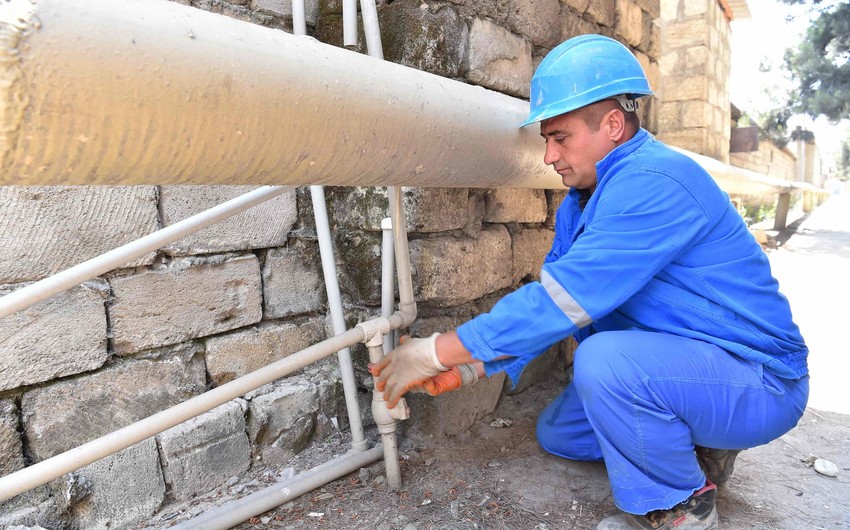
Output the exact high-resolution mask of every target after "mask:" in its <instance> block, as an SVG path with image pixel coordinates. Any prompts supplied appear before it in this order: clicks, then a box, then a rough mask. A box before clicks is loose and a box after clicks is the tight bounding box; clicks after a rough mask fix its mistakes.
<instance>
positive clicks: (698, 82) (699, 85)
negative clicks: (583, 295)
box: [664, 75, 708, 103]
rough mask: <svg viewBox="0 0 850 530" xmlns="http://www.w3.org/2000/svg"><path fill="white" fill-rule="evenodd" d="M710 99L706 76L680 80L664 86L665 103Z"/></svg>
mask: <svg viewBox="0 0 850 530" xmlns="http://www.w3.org/2000/svg"><path fill="white" fill-rule="evenodd" d="M690 99H698V100H707V99H708V79H706V77H705V76H702V75H697V76H689V77H684V78H679V79H677V80H676V82H675V83H669V82H668V83H665V84H664V101H665V103H666V102H668V101H687V100H690Z"/></svg>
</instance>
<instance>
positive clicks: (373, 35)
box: [360, 0, 384, 60]
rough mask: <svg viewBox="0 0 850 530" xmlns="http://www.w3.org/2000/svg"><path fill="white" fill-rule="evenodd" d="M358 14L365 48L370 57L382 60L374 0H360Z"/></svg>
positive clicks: (382, 51) (382, 53)
mask: <svg viewBox="0 0 850 530" xmlns="http://www.w3.org/2000/svg"><path fill="white" fill-rule="evenodd" d="M360 14H361V16H362V17H363V32H364V33H365V34H366V50H367V52H368V53H369V56H370V57H375V58H376V59H381V60H383V58H384V48H383V46H382V44H381V30H380V26H379V25H378V9H377V7H376V6H375V0H360Z"/></svg>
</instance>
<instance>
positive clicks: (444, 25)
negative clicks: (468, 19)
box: [379, 0, 468, 77]
mask: <svg viewBox="0 0 850 530" xmlns="http://www.w3.org/2000/svg"><path fill="white" fill-rule="evenodd" d="M420 6H422V3H421V2H420V1H419V0H397V1H395V2H392V3H390V4H388V5H386V6H385V7H384V8H383V9H381V10H380V11H379V15H380V17H379V18H380V22H381V28H382V34H381V41H382V44H383V49H384V58H385V59H386V60H388V61H392V62H395V63H400V64H403V65H405V66H409V67H411V68H415V69H417V70H422V71H425V72H430V73H432V74H435V75H441V76H444V77H457V76H458V75H459V71H460V67H461V64H462V61H463V57H464V55H466V43H467V37H468V34H467V29H466V24H465V23H464V22H463V20H462V19H461V18H460V17H459V16H458V14H457V12H456V11H455V10H454V9H453V8H452V7H442V8H440V9H436V10H431V9H423V8H421V7H420Z"/></svg>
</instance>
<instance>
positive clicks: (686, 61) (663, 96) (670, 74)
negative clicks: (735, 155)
mask: <svg viewBox="0 0 850 530" xmlns="http://www.w3.org/2000/svg"><path fill="white" fill-rule="evenodd" d="M728 14H729V13H728V12H727V11H725V10H724V5H723V4H722V3H721V2H719V1H718V0H661V23H660V26H661V28H662V31H661V47H662V49H663V50H664V53H663V54H661V56H660V59H659V64H660V74H661V76H660V78H661V85H660V93H659V99H660V102H661V103H660V105H659V111H658V112H659V114H658V120H659V122H658V138H659V139H660V140H662V141H664V142H667V143H669V144H670V145H675V146H678V147H681V148H683V149H687V150H689V151H693V152H695V153H699V154H702V155H706V156H710V157H712V158H715V159H717V160H720V161H721V162H725V163H728V162H729V136H730V133H729V130H730V124H731V114H730V102H729V90H728V80H729V74H730V71H731V50H730V47H729V35H730V27H729V19H728Z"/></svg>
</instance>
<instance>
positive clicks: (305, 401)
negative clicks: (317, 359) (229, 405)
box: [245, 377, 319, 465]
mask: <svg viewBox="0 0 850 530" xmlns="http://www.w3.org/2000/svg"><path fill="white" fill-rule="evenodd" d="M245 398H246V399H247V400H248V437H249V438H250V440H251V445H252V447H253V448H254V450H255V455H254V458H255V459H257V460H261V461H262V462H263V463H264V464H266V465H275V464H283V463H285V462H287V461H289V460H290V459H292V457H293V456H295V455H297V454H298V453H300V452H301V451H303V450H304V448H305V447H307V444H308V443H309V442H310V439H311V438H312V436H313V432H314V429H315V418H316V414H317V413H318V411H319V389H318V386H317V385H316V384H315V383H313V382H310V381H307V380H304V379H300V378H297V377H290V378H287V379H283V380H280V381H278V382H276V383H273V384H270V385H266V386H264V387H262V388H260V389H258V390H256V391H254V392H251V393H249V394H248V395H246V396H245Z"/></svg>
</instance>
